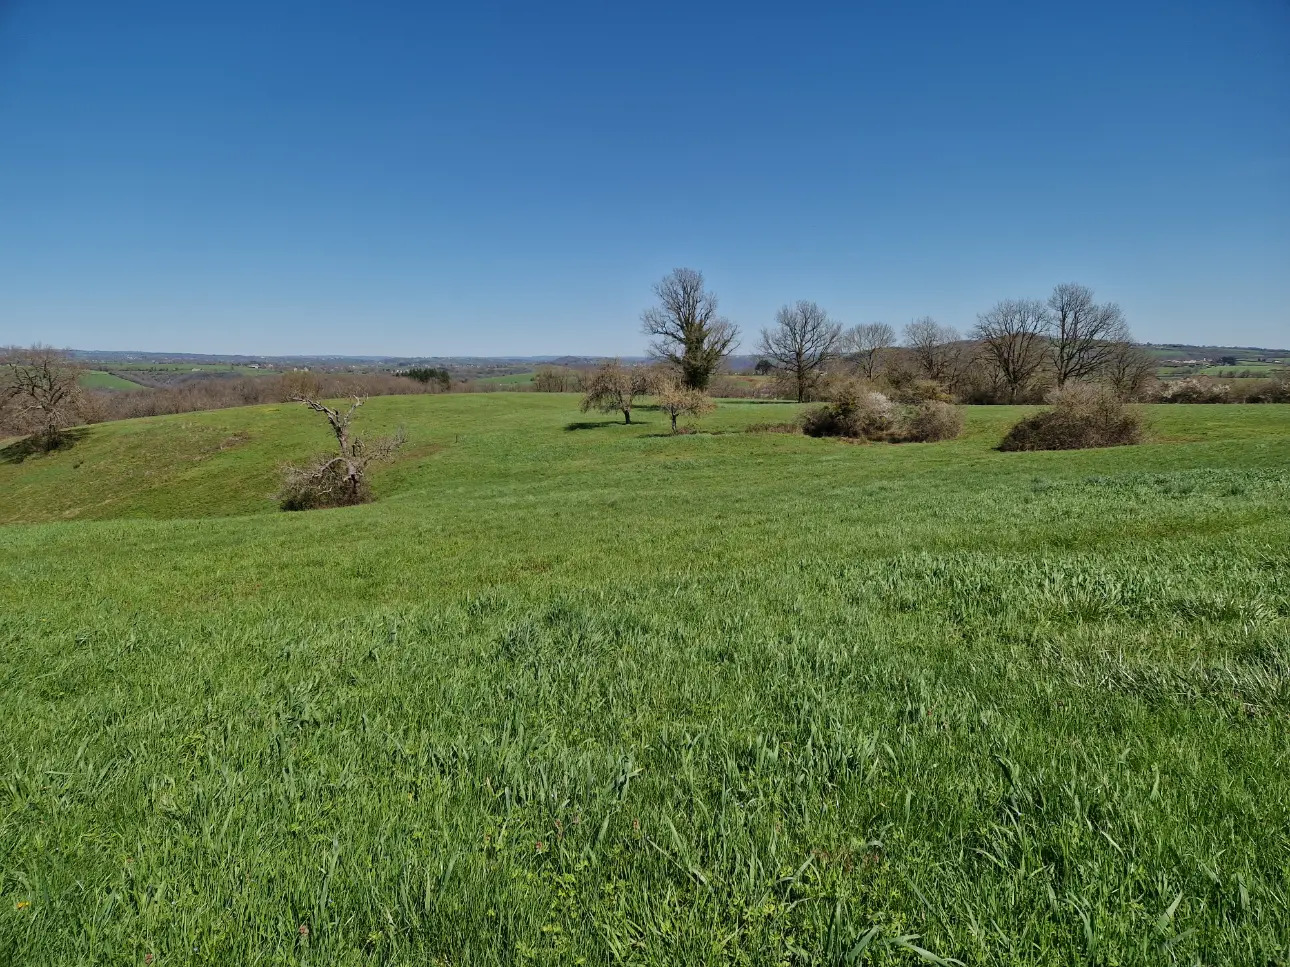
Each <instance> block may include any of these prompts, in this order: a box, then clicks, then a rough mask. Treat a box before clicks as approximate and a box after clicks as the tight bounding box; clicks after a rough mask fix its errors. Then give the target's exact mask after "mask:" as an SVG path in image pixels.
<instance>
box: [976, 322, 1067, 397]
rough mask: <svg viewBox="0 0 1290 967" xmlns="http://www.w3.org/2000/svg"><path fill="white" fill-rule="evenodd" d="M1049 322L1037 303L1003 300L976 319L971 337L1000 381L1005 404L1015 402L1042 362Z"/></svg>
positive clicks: (1041, 365)
mask: <svg viewBox="0 0 1290 967" xmlns="http://www.w3.org/2000/svg"><path fill="white" fill-rule="evenodd" d="M1050 328H1051V320H1050V318H1049V315H1048V307H1047V306H1046V305H1044V303H1042V302H1040V301H1039V300H1037V299H1005V300H1004V301H1002V302H1000V303H998V304H997V305H996V306H995V307H994V308H993V309H991V310H990V311H989V312H986V313H982V314H981V315H979V316H977V325H976V331H975V332H974V334H973V335H975V336H976V338H977V339H979V340H980V341H981V351H982V354H983V355H984V356H985V357H986V359H987V360H988V361H989V362H990V363H992V364H993V366H994V368H995V369H996V370H997V371H998V373H999V376H1000V377H1001V379H1002V382H1003V386H1004V390H1005V392H1007V394H1008V402H1010V403H1015V402H1017V397H1018V395H1020V394H1021V392H1022V391H1023V390H1025V389H1026V387H1027V386H1029V385H1030V382H1031V381H1032V380H1033V379H1034V378H1035V374H1036V373H1038V372H1039V370H1040V369H1041V368H1042V367H1043V365H1044V362H1045V351H1046V349H1047V344H1046V342H1045V340H1046V338H1047V335H1048V332H1049V329H1050Z"/></svg>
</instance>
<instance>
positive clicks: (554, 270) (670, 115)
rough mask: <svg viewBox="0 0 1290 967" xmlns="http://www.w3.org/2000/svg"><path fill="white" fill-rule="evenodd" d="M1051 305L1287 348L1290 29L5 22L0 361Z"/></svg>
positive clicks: (599, 6)
mask: <svg viewBox="0 0 1290 967" xmlns="http://www.w3.org/2000/svg"><path fill="white" fill-rule="evenodd" d="M680 265H687V266H693V267H695V268H699V269H702V270H703V271H704V273H705V274H706V275H707V278H708V281H709V284H710V286H711V288H713V289H714V290H715V291H716V292H717V293H718V294H719V296H720V297H721V301H722V309H723V311H725V312H726V313H727V314H728V315H730V316H731V318H733V319H734V320H735V321H736V322H737V323H738V324H739V325H740V326H741V327H742V328H743V330H744V333H745V337H744V341H743V348H744V349H745V351H752V347H753V343H754V341H755V333H756V331H757V329H759V328H760V327H761V326H763V325H766V324H767V323H769V322H770V321H771V320H773V317H774V313H775V310H776V308H777V307H778V306H779V305H781V304H782V303H785V302H788V301H791V300H796V299H803V298H805V299H814V300H816V301H817V302H819V303H820V304H822V305H823V306H825V307H826V308H827V309H828V310H830V312H831V313H832V314H833V315H834V316H836V317H837V318H838V319H840V320H841V321H843V322H845V323H848V324H851V323H858V322H870V321H875V320H883V321H888V322H891V323H893V324H895V325H897V326H900V325H903V324H904V323H905V322H908V321H909V320H910V319H911V318H912V317H915V316H922V315H932V316H934V317H936V318H937V319H938V320H940V321H941V322H944V323H948V324H951V325H955V326H957V327H959V328H961V329H964V330H966V329H967V328H969V327H970V326H971V325H972V324H973V322H974V321H975V316H976V313H978V312H980V311H983V310H985V309H987V308H989V306H990V304H991V303H993V302H994V301H996V300H998V299H1001V298H1005V297H1021V296H1031V297H1040V296H1044V295H1046V294H1047V292H1048V291H1049V290H1050V289H1051V288H1052V286H1053V285H1054V284H1055V283H1057V282H1063V281H1078V282H1083V283H1085V284H1087V285H1090V286H1092V287H1093V288H1094V289H1095V290H1096V292H1097V295H1098V296H1099V297H1100V298H1105V299H1113V300H1115V301H1118V302H1119V303H1120V304H1121V305H1122V306H1123V307H1124V309H1125V313H1126V315H1127V317H1128V319H1129V322H1130V323H1131V325H1132V326H1133V328H1134V331H1135V333H1136V335H1137V336H1138V337H1139V338H1140V339H1143V340H1151V341H1172V342H1192V343H1236V344H1246V345H1268V344H1277V345H1278V346H1286V345H1287V344H1290V3H1287V2H1286V0H1161V2H1134V0H1113V2H1112V0H1091V2H1082V3H1062V4H1055V3H1043V2H1034V0H1018V2H990V0H983V2H971V3H968V2H963V0H945V2H922V0H911V2H889V3H881V4H880V3H864V2H850V3H838V4H815V3H801V2H796V3H786V2H782V0H780V2H776V3H758V2H739V3H716V2H684V3H672V2H651V3H633V4H627V3H606V2H603V0H600V2H596V3H586V4H569V3H555V4H535V3H522V4H520V3H516V4H509V3H507V4H498V3H488V2H483V3H460V4H447V3H434V2H429V3H427V2H408V3H396V2H371V0H368V2H362V0H353V2H330V0H314V2H309V3H304V2H299V3H297V2H264V0H259V2H249V0H220V2H206V3H202V2H174V0H166V2H155V3H153V2H133V0H117V2H113V3H105V2H102V0H93V2H91V0H0V343H7V342H31V341H33V340H41V341H44V342H50V343H54V344H57V345H69V346H74V347H77V348H85V349H89V348H95V349H146V350H158V351H164V350H170V351H191V352H221V353H227V352H247V353H351V354H416V355H452V354H481V355H518V354H542V353H553V354H559V353H585V354H614V353H623V354H636V353H639V352H641V351H642V349H643V347H644V344H645V339H644V337H643V336H642V335H641V334H640V325H639V315H640V312H641V310H642V309H643V308H645V307H646V306H647V305H648V304H649V303H650V301H651V295H650V286H651V285H652V284H653V283H654V282H655V281H656V280H657V279H658V278H660V277H661V276H662V275H663V274H664V273H666V272H667V271H668V270H669V269H671V268H672V267H674V266H680Z"/></svg>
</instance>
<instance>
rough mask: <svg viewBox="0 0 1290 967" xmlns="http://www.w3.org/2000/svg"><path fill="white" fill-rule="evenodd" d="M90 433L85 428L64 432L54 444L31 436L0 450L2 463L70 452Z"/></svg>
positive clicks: (79, 427)
mask: <svg viewBox="0 0 1290 967" xmlns="http://www.w3.org/2000/svg"><path fill="white" fill-rule="evenodd" d="M89 432H90V431H89V428H88V427H84V426H78V427H75V428H74V429H71V430H64V431H63V432H62V433H60V434H58V437H57V438H56V439H55V441H54V442H53V443H52V444H50V443H48V442H46V441H45V440H42V439H41V438H40V437H39V436H37V435H36V434H34V433H33V434H31V435H30V436H25V437H23V438H22V439H21V440H15V441H14V442H13V443H11V444H9V445H8V446H7V447H4V448H0V463H22V462H23V461H24V460H26V459H27V458H28V457H38V456H43V455H44V454H46V453H55V452H57V451H59V450H70V449H71V448H72V447H74V446H76V444H77V443H79V442H80V441H81V440H83V439H85V437H86V435H87V434H88V433H89Z"/></svg>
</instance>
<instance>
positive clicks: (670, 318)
mask: <svg viewBox="0 0 1290 967" xmlns="http://www.w3.org/2000/svg"><path fill="white" fill-rule="evenodd" d="M654 294H655V295H656V296H658V302H659V304H658V305H657V306H655V307H654V308H652V309H646V310H645V312H644V313H643V314H642V315H641V322H642V324H643V327H644V331H645V334H646V335H647V336H652V337H654V342H653V343H651V344H650V352H651V353H652V354H653V355H654V356H655V357H657V358H658V359H661V360H665V361H667V362H668V363H671V364H672V366H674V367H675V368H676V369H677V370H678V371H679V372H680V374H681V381H682V382H683V383H684V384H685V385H686V386H688V387H689V388H690V389H707V388H708V382H709V381H710V380H711V379H712V374H713V373H715V372H716V371H717V367H718V366H719V365H720V364H721V360H723V359H724V358H725V357H726V356H728V355H729V354H730V352H731V350H733V349H734V348H735V345H736V344H737V342H738V338H739V330H738V329H736V328H735V325H734V323H732V322H731V321H730V320H728V319H724V318H722V317H720V316H718V315H717V297H716V296H715V295H714V294H712V293H711V292H709V291H707V290H706V289H705V288H704V287H703V273H702V272H699V271H697V270H695V269H673V270H672V274H671V275H669V276H667V277H666V278H665V279H663V280H662V281H661V282H659V283H658V285H656V286H654Z"/></svg>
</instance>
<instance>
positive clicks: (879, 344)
mask: <svg viewBox="0 0 1290 967" xmlns="http://www.w3.org/2000/svg"><path fill="white" fill-rule="evenodd" d="M894 345H896V330H895V329H893V328H891V326H889V325H887V324H886V323H885V322H867V323H864V324H863V325H859V326H853V327H852V328H850V329H848V330H847V331H846V332H845V333H844V334H843V336H842V347H843V351H844V352H845V353H846V354H847V355H848V356H850V357H851V358H852V359H854V360H855V362H856V364H857V365H858V366H859V367H860V371H861V372H862V373H864V375H865V376H866V377H867V378H869V379H873V378H874V377H875V376H876V375H878V362H879V359H880V354H881V353H882V352H883V351H884V350H887V349H890V348H891V347H892V346H894Z"/></svg>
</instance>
